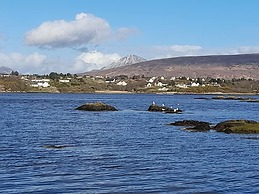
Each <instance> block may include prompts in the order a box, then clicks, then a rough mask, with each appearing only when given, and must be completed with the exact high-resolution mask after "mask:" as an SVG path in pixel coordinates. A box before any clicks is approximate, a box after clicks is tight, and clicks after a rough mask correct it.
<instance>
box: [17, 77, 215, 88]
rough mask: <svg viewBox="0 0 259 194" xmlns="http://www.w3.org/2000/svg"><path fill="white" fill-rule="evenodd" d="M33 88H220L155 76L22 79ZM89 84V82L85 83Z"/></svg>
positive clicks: (195, 80)
mask: <svg viewBox="0 0 259 194" xmlns="http://www.w3.org/2000/svg"><path fill="white" fill-rule="evenodd" d="M20 78H21V79H23V80H24V81H26V82H27V83H29V85H30V86H31V87H33V88H47V87H50V86H55V84H57V81H58V83H61V84H62V83H63V84H66V83H71V82H73V81H75V80H74V79H77V80H78V79H85V80H87V79H92V80H95V81H102V82H103V83H106V84H111V85H117V86H122V87H123V86H127V85H128V84H129V82H130V81H132V80H134V81H136V82H138V81H142V83H143V82H144V83H146V84H145V86H144V85H143V87H145V88H153V87H156V88H158V90H160V91H167V90H169V87H171V86H174V87H178V88H189V87H198V86H202V87H203V86H207V85H212V86H220V85H219V84H218V83H217V82H214V83H211V82H210V83H208V80H206V79H204V78H199V79H191V78H188V77H187V78H185V77H179V78H176V77H171V78H165V77H164V76H153V77H144V76H134V77H131V78H129V77H128V76H125V75H120V76H116V77H112V78H110V77H103V76H71V77H67V76H66V77H62V76H59V77H58V78H57V79H55V82H53V79H51V78H50V76H31V75H27V76H26V75H24V76H21V77H20ZM84 83H86V84H87V82H84Z"/></svg>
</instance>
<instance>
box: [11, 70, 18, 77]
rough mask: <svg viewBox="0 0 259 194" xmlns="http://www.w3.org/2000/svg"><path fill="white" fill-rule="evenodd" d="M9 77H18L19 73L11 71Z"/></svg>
mask: <svg viewBox="0 0 259 194" xmlns="http://www.w3.org/2000/svg"><path fill="white" fill-rule="evenodd" d="M11 75H14V76H18V75H19V73H18V71H12V72H11Z"/></svg>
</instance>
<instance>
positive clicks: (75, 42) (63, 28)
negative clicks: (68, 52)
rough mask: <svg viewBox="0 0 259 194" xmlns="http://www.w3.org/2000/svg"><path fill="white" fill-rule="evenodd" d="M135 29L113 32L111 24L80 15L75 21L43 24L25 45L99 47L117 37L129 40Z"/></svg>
mask: <svg viewBox="0 0 259 194" xmlns="http://www.w3.org/2000/svg"><path fill="white" fill-rule="evenodd" d="M134 31H135V29H133V28H120V29H119V30H117V32H113V31H112V29H111V27H110V25H109V23H108V22H107V21H106V20H104V19H102V18H99V17H96V16H94V15H92V14H87V13H80V14H77V15H76V16H75V19H74V20H73V21H65V20H56V21H48V22H44V23H42V24H41V25H40V26H39V27H37V28H35V29H33V30H31V31H29V32H27V33H26V35H25V43H26V44H27V45H30V46H37V47H40V48H49V49H51V48H65V47H69V48H75V47H80V46H84V45H98V44H101V43H103V42H105V41H107V40H110V39H116V38H115V37H120V39H121V38H127V37H128V36H129V35H131V34H132V33H133V32H134Z"/></svg>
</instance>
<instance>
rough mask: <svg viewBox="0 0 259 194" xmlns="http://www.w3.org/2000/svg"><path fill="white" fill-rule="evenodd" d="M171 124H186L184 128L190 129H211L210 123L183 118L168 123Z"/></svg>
mask: <svg viewBox="0 0 259 194" xmlns="http://www.w3.org/2000/svg"><path fill="white" fill-rule="evenodd" d="M169 125H173V126H186V127H187V128H185V129H186V130H190V131H209V130H210V129H211V127H210V123H208V122H203V121H196V120H183V121H176V122H174V123H170V124H169Z"/></svg>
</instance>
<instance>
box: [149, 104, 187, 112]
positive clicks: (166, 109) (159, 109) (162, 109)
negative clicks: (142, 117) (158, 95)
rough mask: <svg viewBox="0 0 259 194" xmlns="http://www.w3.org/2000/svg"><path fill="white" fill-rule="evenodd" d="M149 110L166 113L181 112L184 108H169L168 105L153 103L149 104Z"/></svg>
mask: <svg viewBox="0 0 259 194" xmlns="http://www.w3.org/2000/svg"><path fill="white" fill-rule="evenodd" d="M148 111H151V112H165V113H181V112H182V110H180V109H178V108H175V109H174V108H169V107H166V106H159V105H156V104H152V105H150V106H149V108H148Z"/></svg>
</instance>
